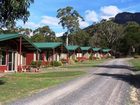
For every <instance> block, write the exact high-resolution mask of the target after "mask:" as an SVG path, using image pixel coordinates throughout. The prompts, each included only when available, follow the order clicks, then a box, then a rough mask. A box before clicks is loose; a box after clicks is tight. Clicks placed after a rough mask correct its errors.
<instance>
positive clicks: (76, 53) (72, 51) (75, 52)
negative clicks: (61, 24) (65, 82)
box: [66, 45, 82, 59]
mask: <svg viewBox="0 0 140 105" xmlns="http://www.w3.org/2000/svg"><path fill="white" fill-rule="evenodd" d="M66 48H67V50H68V58H69V59H77V58H78V57H82V53H81V52H82V50H81V48H80V47H79V46H76V45H75V46H74V45H70V46H66Z"/></svg>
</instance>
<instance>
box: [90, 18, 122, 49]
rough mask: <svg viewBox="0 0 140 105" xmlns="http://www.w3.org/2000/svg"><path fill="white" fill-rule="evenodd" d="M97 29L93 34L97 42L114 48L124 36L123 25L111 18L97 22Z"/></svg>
mask: <svg viewBox="0 0 140 105" xmlns="http://www.w3.org/2000/svg"><path fill="white" fill-rule="evenodd" d="M95 29H96V30H94V34H93V39H94V40H93V41H94V42H95V44H96V43H97V44H99V45H101V46H103V47H108V48H113V49H114V50H116V47H117V46H118V44H119V41H120V39H121V38H123V36H124V34H123V32H124V28H123V26H122V25H119V24H116V23H114V22H112V21H111V20H110V21H103V22H101V23H99V24H97V25H96V28H95ZM97 39H98V40H97Z"/></svg>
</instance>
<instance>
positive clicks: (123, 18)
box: [114, 12, 140, 24]
mask: <svg viewBox="0 0 140 105" xmlns="http://www.w3.org/2000/svg"><path fill="white" fill-rule="evenodd" d="M129 21H133V22H137V23H139V24H140V12H137V13H129V12H123V13H119V14H117V15H116V16H115V19H114V22H116V23H119V24H125V23H127V22H129Z"/></svg>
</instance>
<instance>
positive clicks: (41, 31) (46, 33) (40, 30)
mask: <svg viewBox="0 0 140 105" xmlns="http://www.w3.org/2000/svg"><path fill="white" fill-rule="evenodd" d="M33 33H34V35H36V34H42V35H44V36H51V37H54V36H55V32H54V31H52V30H51V29H50V27H49V26H43V27H39V28H37V29H36V30H34V32H33Z"/></svg>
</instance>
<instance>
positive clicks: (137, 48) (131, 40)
mask: <svg viewBox="0 0 140 105" xmlns="http://www.w3.org/2000/svg"><path fill="white" fill-rule="evenodd" d="M124 35H125V36H124V38H123V39H122V40H121V46H120V48H119V50H120V51H121V52H124V53H125V54H129V55H130V54H132V53H133V54H134V53H139V54H140V25H139V24H137V23H136V22H128V23H127V25H126V26H125V30H124Z"/></svg>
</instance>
